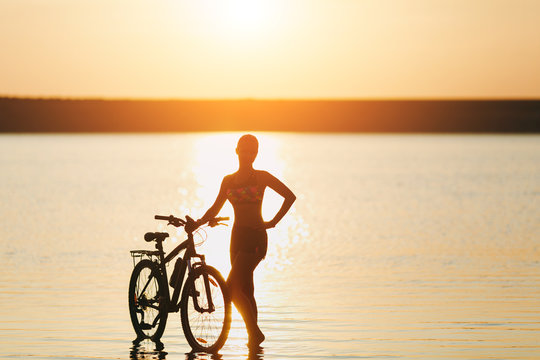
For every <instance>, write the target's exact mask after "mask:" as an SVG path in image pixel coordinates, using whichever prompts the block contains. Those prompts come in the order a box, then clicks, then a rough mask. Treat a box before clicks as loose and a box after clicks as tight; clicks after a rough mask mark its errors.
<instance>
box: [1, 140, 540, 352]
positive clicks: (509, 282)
mask: <svg viewBox="0 0 540 360" xmlns="http://www.w3.org/2000/svg"><path fill="white" fill-rule="evenodd" d="M257 135H258V136H259V140H260V142H261V152H260V154H259V158H258V159H257V161H256V163H255V165H256V167H258V168H264V169H267V170H269V171H270V172H272V173H273V174H275V175H276V176H278V177H279V178H281V179H282V180H283V181H284V182H285V183H287V184H288V185H289V186H290V187H291V188H292V190H293V191H294V192H295V193H296V194H297V196H298V200H297V202H296V203H295V205H294V206H293V208H292V210H291V212H290V214H288V215H287V217H286V218H284V220H283V221H282V223H280V224H279V225H278V227H277V228H276V229H272V230H270V232H269V250H268V256H267V258H266V260H265V261H264V262H263V263H262V264H261V265H260V267H259V268H258V269H257V271H256V274H255V276H256V298H257V300H258V303H259V308H260V314H261V315H260V318H261V320H260V325H261V328H262V330H263V331H264V332H265V334H266V336H267V341H265V342H264V343H263V349H262V350H261V351H260V352H258V353H251V354H250V353H249V352H248V350H247V348H246V346H245V343H246V342H247V334H246V332H245V330H244V327H243V324H242V322H241V320H240V318H239V315H238V314H237V313H236V312H234V314H233V324H232V330H231V333H230V337H229V340H228V342H227V344H226V345H225V347H224V348H223V349H222V350H221V351H220V356H217V358H222V359H246V358H266V359H284V358H291V359H324V358H334V357H337V358H342V359H359V358H362V359H364V358H377V359H381V358H415V359H420V358H425V359H450V358H452V359H486V358H490V359H531V358H540V341H539V340H538V339H540V227H539V224H540V206H539V205H540V203H539V199H540V141H539V140H540V137H539V136H538V135H529V136H525V135H511V136H494V135H302V134H279V133H263V134H257ZM237 138H238V134H234V133H223V134H219V133H218V134H204V133H200V134H173V135H2V136H0V169H1V172H0V199H2V201H1V202H0V219H1V220H0V222H1V223H0V224H1V226H0V245H1V247H0V261H1V264H2V267H1V273H0V274H1V276H0V289H1V290H0V316H1V319H2V321H1V322H0V357H2V358H15V359H16V358H23V357H24V358H26V357H31V358H32V359H50V358H77V359H81V358H99V359H125V358H167V359H180V358H199V359H209V358H210V356H209V355H206V354H189V351H190V348H189V346H188V344H187V343H186V341H185V339H184V337H183V333H182V332H181V326H180V319H179V317H178V315H177V314H171V316H170V318H169V321H168V324H167V328H166V330H165V335H164V337H163V339H162V341H163V344H164V348H163V349H161V350H160V349H156V346H155V344H154V343H151V342H144V343H142V344H140V346H138V347H134V346H133V344H132V343H131V340H133V339H134V337H135V336H134V332H133V329H132V328H131V323H130V321H129V314H128V310H127V285H128V279H129V275H130V272H131V270H132V267H133V265H132V261H131V258H130V256H129V250H131V249H144V248H150V247H149V245H148V244H146V243H145V242H144V241H143V239H142V236H143V234H144V233H145V232H146V231H156V230H160V231H164V230H170V231H171V234H172V239H171V240H170V241H169V242H168V243H167V244H166V249H169V250H170V249H172V247H174V246H175V245H176V244H177V243H178V241H181V240H183V235H182V234H181V233H176V232H175V231H174V230H173V229H167V228H166V227H165V226H164V224H159V223H158V222H157V221H155V220H154V219H153V215H154V214H164V215H168V214H170V213H173V214H177V215H185V214H191V215H193V216H194V217H199V216H201V215H202V213H203V212H204V210H206V208H207V207H208V206H209V205H211V203H212V201H213V200H214V198H215V196H216V193H217V190H218V187H219V183H220V181H221V177H222V176H223V175H224V174H227V173H230V172H233V171H234V170H235V166H236V162H235V161H236V160H235V155H234V147H235V141H236V140H237ZM278 200H279V198H278V197H277V196H276V195H275V194H272V193H271V192H269V193H268V194H267V197H266V200H265V204H264V214H265V216H266V217H267V218H269V217H271V216H272V212H273V211H275V210H276V208H277V206H279V202H278ZM222 215H225V216H226V215H232V210H231V208H230V206H229V205H227V206H225V207H224V209H223V211H222ZM229 231H230V228H223V229H217V228H216V229H212V230H208V231H207V239H206V242H205V243H204V244H203V245H202V246H201V248H200V250H201V252H203V253H205V254H207V260H208V262H209V263H211V264H213V265H215V266H216V267H217V268H218V269H219V270H220V271H221V272H222V273H223V274H225V275H226V274H227V273H228V271H229V269H230V266H229V264H228V252H227V251H228V236H229ZM215 357H216V356H214V358H215Z"/></svg>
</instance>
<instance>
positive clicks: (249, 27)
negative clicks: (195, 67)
mask: <svg viewBox="0 0 540 360" xmlns="http://www.w3.org/2000/svg"><path fill="white" fill-rule="evenodd" d="M281 7H282V4H281V2H280V1H279V0H198V1H193V2H190V7H189V8H186V9H185V10H186V11H189V14H191V16H192V20H191V24H192V25H193V26H194V27H195V28H198V29H199V31H200V32H201V33H205V34H207V35H209V36H212V37H217V38H220V39H221V41H224V40H225V41H238V42H242V41H245V40H254V39H262V38H266V37H268V36H270V35H272V34H275V33H276V32H278V30H279V27H280V25H279V24H280V21H282V16H281V15H282V14H280V13H282V11H280V9H281Z"/></svg>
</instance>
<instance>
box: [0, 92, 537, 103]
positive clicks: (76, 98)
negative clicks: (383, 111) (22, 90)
mask: <svg viewBox="0 0 540 360" xmlns="http://www.w3.org/2000/svg"><path fill="white" fill-rule="evenodd" d="M0 99H10V100H65V101H201V102H202V101H284V102H285V101H540V96H538V97H532V96H531V97H512V96H508V97H487V96H486V97H481V96H479V97H459V96H454V97H453V96H447V97H412V96H411V97H397V96H396V97H298V98H289V97H285V98H279V97H276V98H273V97H215V98H214V97H208V98H204V97H199V98H195V97H193V98H191V97H106V96H103V97H100V96H86V97H85V96H55V95H51V96H34V95H28V96H27V95H5V94H0Z"/></svg>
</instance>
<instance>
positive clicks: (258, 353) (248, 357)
mask: <svg viewBox="0 0 540 360" xmlns="http://www.w3.org/2000/svg"><path fill="white" fill-rule="evenodd" d="M164 349H165V346H164V344H163V343H162V342H153V341H151V340H142V341H137V340H136V341H133V346H132V347H131V348H130V351H129V355H130V359H132V360H150V359H152V360H156V359H159V360H160V359H166V358H167V355H168V353H167V352H166V351H165V350H164ZM246 351H247V354H245V353H243V352H240V353H238V354H236V356H239V357H240V358H242V359H245V360H261V359H264V348H263V347H262V346H254V347H250V348H249V349H247V350H246ZM229 357H230V356H229ZM185 358H186V360H195V359H196V360H221V359H223V358H224V356H223V355H222V354H220V353H219V352H217V353H203V352H194V351H191V352H188V353H186V354H185Z"/></svg>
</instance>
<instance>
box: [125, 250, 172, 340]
mask: <svg viewBox="0 0 540 360" xmlns="http://www.w3.org/2000/svg"><path fill="white" fill-rule="evenodd" d="M166 286H167V281H166V280H165V278H164V276H163V275H161V273H160V271H159V268H158V265H157V264H156V263H155V262H153V261H150V260H147V259H145V260H141V261H140V262H139V263H138V264H137V265H136V266H135V268H134V269H133V272H132V273H131V279H130V281H129V290H128V302H129V315H130V318H131V323H132V325H133V329H134V330H135V333H136V334H137V339H151V340H153V341H157V340H159V339H160V338H161V336H162V335H163V331H165V325H166V324H167V316H168V314H169V313H168V311H167V293H166V290H165V289H166Z"/></svg>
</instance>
